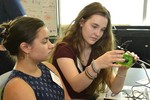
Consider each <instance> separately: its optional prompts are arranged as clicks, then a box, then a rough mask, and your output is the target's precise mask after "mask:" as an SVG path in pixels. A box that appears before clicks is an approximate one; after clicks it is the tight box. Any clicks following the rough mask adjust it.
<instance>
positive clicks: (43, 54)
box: [29, 27, 53, 62]
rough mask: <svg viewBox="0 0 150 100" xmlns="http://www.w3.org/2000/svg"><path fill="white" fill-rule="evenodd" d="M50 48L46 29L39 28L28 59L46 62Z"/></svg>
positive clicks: (51, 46) (51, 45) (50, 44)
mask: <svg viewBox="0 0 150 100" xmlns="http://www.w3.org/2000/svg"><path fill="white" fill-rule="evenodd" d="M52 48H53V44H52V43H51V42H50V41H49V30H48V29H47V27H41V28H40V29H39V30H38V33H37V36H36V38H35V40H34V41H33V43H32V45H31V48H30V52H29V57H30V59H32V60H34V61H37V62H41V61H44V60H47V59H48V58H49V55H50V52H51V50H52Z"/></svg>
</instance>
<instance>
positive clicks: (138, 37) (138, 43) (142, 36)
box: [113, 26, 150, 68]
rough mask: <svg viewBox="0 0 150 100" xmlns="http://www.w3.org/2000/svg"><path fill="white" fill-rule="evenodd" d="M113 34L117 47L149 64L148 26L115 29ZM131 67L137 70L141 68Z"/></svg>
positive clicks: (149, 28) (149, 36) (149, 33)
mask: <svg viewBox="0 0 150 100" xmlns="http://www.w3.org/2000/svg"><path fill="white" fill-rule="evenodd" d="M113 33H114V35H115V37H116V42H117V46H121V47H123V48H124V49H126V50H129V51H131V52H134V53H136V54H137V55H138V56H139V57H140V59H142V60H144V61H146V62H147V63H150V26H149V27H148V26H146V27H144V26H143V27H142V26H141V27H136V26H135V27H133V26H132V27H128V26H126V27H125V26H123V27H115V28H113ZM133 67H137V68H139V67H141V66H140V65H138V64H135V65H134V66H133ZM147 68H150V66H147Z"/></svg>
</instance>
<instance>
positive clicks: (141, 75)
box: [97, 68, 150, 100]
mask: <svg viewBox="0 0 150 100" xmlns="http://www.w3.org/2000/svg"><path fill="white" fill-rule="evenodd" d="M146 71H147V73H148V76H149V77H150V69H147V70H146ZM141 79H147V76H146V73H145V71H144V69H143V68H130V69H129V70H128V72H127V76H126V79H125V85H124V87H123V89H122V90H125V91H126V92H127V93H128V94H129V95H130V96H131V97H132V96H133V95H132V93H131V88H132V86H135V85H139V84H138V83H137V81H139V80H141ZM148 86H150V84H149V85H148ZM146 89H147V92H146ZM134 90H138V91H140V92H143V93H144V95H146V96H147V97H148V98H147V99H132V98H125V97H126V96H127V95H126V94H125V93H124V92H120V93H119V94H118V95H116V96H113V97H112V96H111V91H108V92H107V93H104V94H103V97H99V98H97V100H150V87H149V88H147V87H134ZM146 93H147V94H146ZM135 96H139V93H135ZM104 98H106V99H104Z"/></svg>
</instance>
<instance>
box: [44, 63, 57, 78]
mask: <svg viewBox="0 0 150 100" xmlns="http://www.w3.org/2000/svg"><path fill="white" fill-rule="evenodd" d="M42 64H44V65H45V66H46V67H48V68H49V69H50V70H51V71H52V72H53V73H55V74H56V75H57V76H59V73H58V71H57V69H56V68H55V67H54V66H53V65H52V64H51V63H49V62H47V61H44V62H42Z"/></svg>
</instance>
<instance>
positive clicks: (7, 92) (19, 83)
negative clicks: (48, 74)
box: [3, 78, 36, 100]
mask: <svg viewBox="0 0 150 100" xmlns="http://www.w3.org/2000/svg"><path fill="white" fill-rule="evenodd" d="M3 100H36V97H35V94H34V91H33V89H32V88H31V87H30V86H29V85H28V84H27V83H26V82H25V81H23V80H22V79H20V78H13V79H12V80H10V81H9V82H8V83H7V85H6V87H5V89H4V94H3Z"/></svg>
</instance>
